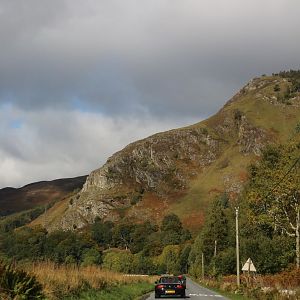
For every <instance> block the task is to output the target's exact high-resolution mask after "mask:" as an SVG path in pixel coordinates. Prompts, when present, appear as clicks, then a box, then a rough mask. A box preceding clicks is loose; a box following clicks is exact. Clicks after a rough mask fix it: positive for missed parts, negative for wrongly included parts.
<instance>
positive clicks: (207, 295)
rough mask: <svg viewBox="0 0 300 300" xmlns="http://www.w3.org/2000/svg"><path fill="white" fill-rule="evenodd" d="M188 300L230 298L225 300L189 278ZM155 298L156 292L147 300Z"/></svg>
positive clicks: (187, 285)
mask: <svg viewBox="0 0 300 300" xmlns="http://www.w3.org/2000/svg"><path fill="white" fill-rule="evenodd" d="M186 298H187V299H191V300H202V299H203V300H213V299H218V300H225V299H226V300H228V298H225V297H224V296H221V295H219V294H217V293H216V292H214V291H211V290H209V289H206V288H204V287H202V286H200V285H199V284H197V283H195V282H194V281H192V280H191V279H189V278H187V281H186ZM152 299H155V298H154V292H153V293H151V295H150V296H149V297H148V298H147V300H152ZM161 299H169V300H170V299H180V298H178V297H176V298H175V297H164V296H163V297H161Z"/></svg>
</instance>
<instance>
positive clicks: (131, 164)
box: [48, 76, 300, 230]
mask: <svg viewBox="0 0 300 300" xmlns="http://www.w3.org/2000/svg"><path fill="white" fill-rule="evenodd" d="M291 85H292V82H291V81H289V80H288V79H287V78H283V77H281V76H270V77H261V78H256V79H254V80H252V81H250V82H249V83H248V84H247V85H246V86H245V87H243V88H242V89H241V90H240V91H239V92H238V93H237V94H236V95H235V96H234V97H233V98H232V99H231V100H230V101H228V102H227V103H226V105H225V106H224V107H223V108H222V109H221V110H220V111H219V112H218V113H217V114H216V115H214V116H212V117H211V118H209V119H207V120H205V121H202V122H200V123H197V124H195V125H192V126H188V127H185V128H180V129H174V130H171V131H168V132H164V133H159V134H156V135H153V136H150V137H148V138H146V139H143V140H140V141H137V142H134V143H132V144H130V145H128V146H127V147H125V148H124V149H123V150H121V151H119V152H117V153H115V154H114V155H112V156H111V157H110V158H109V159H108V160H107V162H106V163H105V164H104V165H103V166H102V167H101V168H100V169H97V170H95V171H93V172H92V173H91V174H90V175H89V176H88V178H87V180H86V182H85V184H84V186H83V188H82V190H81V191H80V192H79V193H78V194H77V195H75V196H73V197H72V198H70V199H69V200H68V202H67V203H65V209H64V210H63V214H62V215H61V216H59V217H57V216H56V218H55V220H53V221H52V222H49V224H48V229H50V230H53V229H55V228H63V229H65V230H67V229H76V228H82V227H84V226H85V225H86V224H89V223H92V222H94V220H95V218H96V217H100V218H102V219H108V220H118V219H120V218H129V219H131V220H134V219H136V220H137V221H138V220H139V219H140V220H143V219H145V218H148V219H156V218H160V217H161V216H162V215H163V214H165V213H167V212H169V211H174V212H176V213H177V214H179V215H180V216H181V218H182V220H183V221H184V222H185V223H186V224H187V225H188V226H191V227H193V226H199V225H201V222H202V221H203V211H205V208H206V206H207V203H208V202H209V201H210V199H211V198H213V197H215V196H216V194H218V193H221V192H223V191H226V192H228V193H230V194H231V195H232V197H234V195H237V194H238V193H239V192H240V191H241V189H242V186H243V184H244V182H245V181H246V180H247V178H246V175H245V174H246V172H245V170H246V168H247V166H248V165H249V163H250V162H251V161H253V159H255V157H259V155H260V153H261V150H262V149H263V147H264V146H265V145H266V144H268V143H274V142H278V141H282V140H283V139H285V138H286V137H287V132H288V131H292V130H293V128H295V126H296V124H297V122H299V120H300V107H299V104H300V98H299V92H297V91H296V92H295V93H293V94H291V95H290V97H289V98H288V97H286V96H285V95H286V93H287V92H286V91H287V90H288V89H289V90H290V88H291ZM193 218H194V221H193Z"/></svg>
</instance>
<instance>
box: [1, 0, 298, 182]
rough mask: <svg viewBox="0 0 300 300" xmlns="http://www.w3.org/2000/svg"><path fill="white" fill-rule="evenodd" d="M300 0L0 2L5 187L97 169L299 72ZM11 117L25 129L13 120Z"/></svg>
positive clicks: (2, 167) (37, 0)
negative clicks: (260, 82)
mask: <svg viewBox="0 0 300 300" xmlns="http://www.w3.org/2000/svg"><path fill="white" fill-rule="evenodd" d="M299 9H300V2H299V1H298V0H289V1H286V0H277V1H272V0H263V1H262V0H244V1H240V0H227V1H220V0H201V1H200V0H184V1H183V0H151V1H148V0H127V1H124V0H86V1H80V0H52V1H41V0H27V1H19V0H0V42H1V51H0V141H1V143H0V169H1V174H0V187H1V186H5V185H16V184H17V185H21V184H25V183H28V182H30V181H35V180H41V179H53V178H55V177H63V176H75V175H82V174H84V173H88V172H89V171H91V170H92V169H94V168H96V167H98V166H100V165H101V163H103V162H104V161H105V160H106V159H107V157H108V156H110V155H111V154H112V153H113V152H114V151H117V150H120V148H122V147H123V146H125V145H126V144H127V143H128V142H131V141H133V140H135V139H138V138H142V137H145V136H147V135H149V134H151V133H154V132H156V131H162V130H165V129H169V128H172V127H177V126H182V125H185V124H188V123H193V122H196V121H199V120H200V119H202V118H204V117H207V116H209V115H210V114H212V113H214V112H216V111H217V110H218V109H219V108H220V107H221V106H222V105H223V104H224V102H225V101H226V100H227V99H229V98H230V97H231V96H232V95H233V94H234V93H235V92H236V91H237V90H238V89H239V88H240V87H241V86H242V85H243V84H245V83H246V82H247V81H248V80H249V79H251V78H252V77H254V76H258V75H261V74H263V73H272V72H277V71H279V70H282V69H289V68H294V69H297V68H300V65H299V63H300V60H299V53H300V40H299V38H298V35H299V34H298V31H299V28H300V18H299V16H298V14H299ZM14 120H17V121H18V120H20V121H21V123H22V126H20V128H13V126H11V124H12V122H14Z"/></svg>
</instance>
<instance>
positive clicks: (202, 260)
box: [201, 252, 204, 280]
mask: <svg viewBox="0 0 300 300" xmlns="http://www.w3.org/2000/svg"><path fill="white" fill-rule="evenodd" d="M201 264H202V280H204V254H203V252H202V259H201Z"/></svg>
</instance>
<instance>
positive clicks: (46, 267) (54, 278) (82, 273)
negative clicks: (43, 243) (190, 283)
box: [25, 262, 155, 299]
mask: <svg viewBox="0 0 300 300" xmlns="http://www.w3.org/2000/svg"><path fill="white" fill-rule="evenodd" d="M25 269H26V271H28V272H29V273H30V274H32V275H35V276H36V278H37V280H38V281H39V282H40V283H41V284H42V285H43V288H44V293H45V294H46V296H47V298H49V299H62V297H63V296H66V295H71V294H77V293H79V292H80V291H82V290H85V289H95V290H102V289H105V288H106V287H108V286H115V285H122V284H129V283H136V282H149V283H153V282H154V281H155V277H151V276H126V275H124V274H118V273H114V272H111V271H108V270H104V269H101V268H100V267H97V266H90V267H77V266H72V265H57V264H54V263H52V262H45V263H34V264H31V265H28V266H26V267H25Z"/></svg>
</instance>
